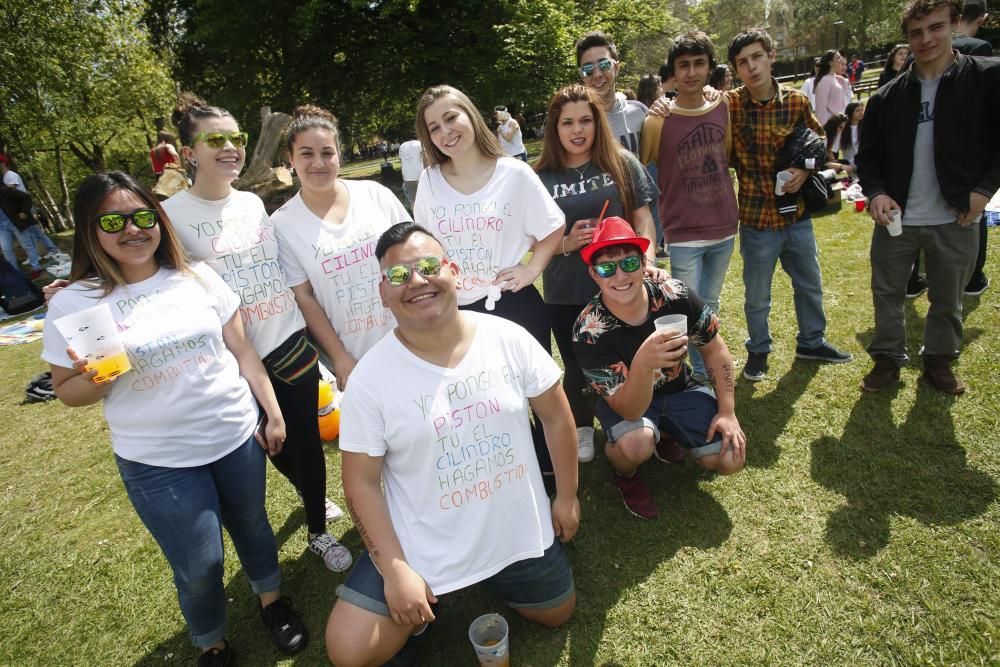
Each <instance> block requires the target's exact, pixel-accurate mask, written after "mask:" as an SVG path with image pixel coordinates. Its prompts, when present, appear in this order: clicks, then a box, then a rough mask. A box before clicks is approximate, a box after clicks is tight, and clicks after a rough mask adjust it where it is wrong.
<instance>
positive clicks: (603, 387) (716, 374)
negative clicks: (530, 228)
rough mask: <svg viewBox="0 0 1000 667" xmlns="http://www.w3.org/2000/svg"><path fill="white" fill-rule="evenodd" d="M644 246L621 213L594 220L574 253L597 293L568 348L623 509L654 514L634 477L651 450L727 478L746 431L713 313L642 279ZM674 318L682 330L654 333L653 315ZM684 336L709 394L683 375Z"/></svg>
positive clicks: (742, 455)
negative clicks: (591, 401) (589, 237)
mask: <svg viewBox="0 0 1000 667" xmlns="http://www.w3.org/2000/svg"><path fill="white" fill-rule="evenodd" d="M648 245H649V241H648V240H646V239H644V238H640V237H637V236H636V235H635V233H634V232H633V231H632V227H631V226H630V225H629V224H628V223H627V222H626V221H625V220H622V219H621V218H607V219H606V220H604V221H602V222H601V223H600V224H599V225H598V226H597V231H596V232H595V233H594V237H593V241H592V242H591V243H590V245H588V246H585V247H584V248H582V249H581V250H580V256H581V257H582V258H583V261H584V262H586V263H587V264H588V265H589V266H590V275H591V277H592V278H593V279H594V280H595V281H596V282H597V286H598V287H599V288H600V293H599V294H598V295H597V296H595V297H594V298H593V299H592V300H591V302H590V303H589V304H587V307H586V308H584V310H583V312H582V313H580V317H579V318H578V319H577V321H576V326H575V328H574V330H573V349H574V350H575V351H576V355H577V359H578V360H579V361H580V366H581V368H582V369H583V373H584V375H585V376H586V378H587V379H588V381H589V382H590V386H591V387H592V388H593V389H594V391H595V392H597V394H598V396H599V397H600V399H599V400H598V401H597V418H598V420H600V422H601V426H602V428H603V429H604V433H605V435H606V436H607V444H606V445H605V447H604V451H605V453H606V454H607V457H608V460H609V461H610V462H611V465H612V467H613V468H614V469H615V482H616V483H617V484H618V489H619V491H620V492H621V495H622V500H624V501H625V507H627V508H628V509H629V511H630V512H632V513H633V514H635V515H636V516H639V517H642V518H645V519H652V518H654V517H656V516H657V515H658V514H659V509H658V508H657V506H656V501H655V500H653V496H652V495H651V494H650V492H649V489H648V488H647V487H646V484H645V483H644V482H643V481H642V479H641V478H640V477H639V475H638V468H639V466H640V465H641V464H642V463H644V462H645V461H646V460H648V459H649V457H650V456H653V455H654V454H655V455H656V457H657V458H658V459H660V460H661V461H671V462H675V463H680V462H682V461H683V460H684V455H685V450H686V453H688V454H690V455H691V456H692V457H693V458H694V460H695V461H696V462H697V463H698V464H699V465H700V466H702V467H703V468H707V469H709V470H715V471H716V472H719V473H721V474H723V475H731V474H732V473H735V472H737V471H739V470H740V469H741V468H742V467H743V464H744V462H745V460H746V436H745V435H744V434H743V430H742V429H741V428H740V423H739V420H737V419H736V414H735V412H734V405H735V400H734V396H733V389H734V379H733V357H732V355H730V354H729V349H728V348H727V347H726V344H725V342H723V340H722V336H720V335H719V333H718V332H719V320H718V317H717V316H716V315H715V313H713V312H712V309H711V308H709V307H708V306H706V305H705V303H704V302H703V301H702V300H701V298H700V297H699V296H698V295H697V294H695V293H694V292H693V291H691V290H690V289H688V287H687V285H685V284H684V283H683V282H681V281H679V280H676V279H669V280H667V281H665V282H663V283H659V284H657V283H653V282H650V281H648V280H644V279H643V272H642V271H641V270H640V269H642V266H643V262H644V253H645V252H646V247H647V246H648ZM672 314H680V315H683V316H684V318H685V322H684V323H683V324H682V327H683V329H684V330H685V331H686V332H687V333H686V334H682V335H678V333H677V331H676V330H670V329H657V327H656V325H655V324H654V321H655V320H657V319H658V318H661V317H664V316H666V315H672ZM689 341H690V342H691V343H693V344H694V345H696V346H697V347H698V351H699V352H701V355H702V357H703V358H704V360H705V368H706V370H707V372H708V377H709V381H710V382H711V383H714V385H715V392H713V391H712V389H711V388H710V387H707V386H703V385H701V384H698V383H696V382H693V381H692V380H691V369H690V368H689V367H688V366H687V364H686V363H685V362H684V356H685V353H686V349H687V344H688V342H689ZM716 393H717V394H718V397H716ZM661 431H662V434H661ZM678 443H679V445H680V446H678Z"/></svg>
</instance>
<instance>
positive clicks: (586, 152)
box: [556, 100, 596, 167]
mask: <svg viewBox="0 0 1000 667" xmlns="http://www.w3.org/2000/svg"><path fill="white" fill-rule="evenodd" d="M595 125H596V121H595V118H594V112H593V109H591V108H590V104H588V103H587V102H584V101H582V100H581V101H579V102H567V103H566V104H564V105H563V106H562V109H561V110H560V111H559V120H558V125H557V126H556V128H557V130H558V132H559V145H560V146H561V147H562V150H563V162H565V163H566V164H568V165H570V166H573V167H578V166H580V165H581V164H584V163H586V162H588V161H589V160H590V155H591V152H592V151H593V148H594V134H595V132H596V127H595Z"/></svg>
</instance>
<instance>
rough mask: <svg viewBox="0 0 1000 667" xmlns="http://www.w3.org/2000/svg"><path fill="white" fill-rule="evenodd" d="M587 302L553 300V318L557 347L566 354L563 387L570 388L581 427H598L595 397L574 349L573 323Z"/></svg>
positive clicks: (567, 391)
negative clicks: (595, 416)
mask: <svg viewBox="0 0 1000 667" xmlns="http://www.w3.org/2000/svg"><path fill="white" fill-rule="evenodd" d="M586 305H587V304H580V305H578V306H575V305H574V306H565V305H562V304H555V303H549V304H546V307H547V308H548V309H549V318H550V319H551V320H552V336H553V337H554V338H555V339H556V347H558V348H559V354H560V355H561V356H562V361H563V367H564V368H565V369H566V372H565V373H564V374H563V389H565V390H566V398H568V399H569V407H570V409H571V410H573V420H574V421H575V422H576V425H577V426H590V427H593V426H594V397H593V395H590V394H584V391H585V390H586V389H587V380H586V378H584V377H583V371H582V370H580V364H579V363H577V361H576V354H575V353H574V352H573V325H574V324H576V318H577V317H579V316H580V312H581V311H582V310H583V309H584V307H585V306H586Z"/></svg>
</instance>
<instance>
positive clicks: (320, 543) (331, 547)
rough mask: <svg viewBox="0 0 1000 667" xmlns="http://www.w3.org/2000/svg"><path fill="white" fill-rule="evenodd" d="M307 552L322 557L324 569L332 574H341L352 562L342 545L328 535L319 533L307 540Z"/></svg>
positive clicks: (347, 551)
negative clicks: (324, 564) (332, 572)
mask: <svg viewBox="0 0 1000 667" xmlns="http://www.w3.org/2000/svg"><path fill="white" fill-rule="evenodd" d="M309 551H311V552H313V553H314V554H316V555H317V556H322V557H323V562H324V563H326V567H327V569H329V570H332V571H334V572H343V571H344V570H346V569H347V568H349V567H350V566H351V563H352V562H353V561H354V559H353V558H351V552H350V550H348V548H347V547H345V546H344V545H343V544H341V543H340V542H338V541H337V540H335V539H333V536H332V535H330V533H319V534H318V535H316V536H315V537H313V538H312V539H311V540H309Z"/></svg>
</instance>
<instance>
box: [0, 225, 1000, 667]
mask: <svg viewBox="0 0 1000 667" xmlns="http://www.w3.org/2000/svg"><path fill="white" fill-rule="evenodd" d="M815 223H816V234H817V237H818V238H819V243H820V248H821V256H820V261H821V263H822V266H823V271H824V282H825V287H826V289H825V304H826V308H827V315H828V318H829V327H828V331H827V333H828V337H829V339H830V340H831V341H832V342H834V343H835V344H836V345H837V346H839V347H841V348H843V349H847V350H849V351H850V352H852V353H854V355H855V357H856V358H855V360H854V362H852V363H849V364H844V365H840V366H821V365H817V364H815V363H812V362H802V361H795V360H794V348H795V331H796V327H795V319H794V311H793V306H792V296H791V291H790V287H789V282H788V280H787V278H786V276H785V275H784V274H783V273H781V272H780V271H779V272H778V274H777V276H776V278H775V281H774V309H773V311H772V314H771V326H772V330H773V332H774V333H773V335H774V339H775V350H774V353H773V354H772V355H771V371H770V373H769V375H768V377H767V379H765V380H764V381H763V382H761V383H759V384H757V385H753V384H750V383H748V382H745V381H742V380H741V381H740V383H739V385H738V390H737V414H738V416H739V418H740V420H741V422H742V424H743V428H744V430H745V431H746V432H747V434H748V436H749V446H748V455H747V469H746V470H745V471H744V472H742V473H741V474H739V475H737V476H735V477H730V478H719V477H716V476H714V475H711V474H708V473H706V472H703V471H701V470H699V469H698V468H697V467H695V466H694V465H691V464H688V465H685V466H679V467H671V466H666V465H663V464H660V463H658V462H657V461H655V460H652V461H650V462H649V463H647V464H646V465H645V466H644V467H643V468H642V474H643V475H644V477H645V479H646V480H647V481H648V483H649V484H650V486H651V488H652V489H653V491H654V495H655V496H656V499H657V501H658V502H659V504H660V507H661V509H662V510H663V511H662V514H661V515H660V517H659V519H657V520H655V521H643V520H641V519H637V518H635V517H633V516H632V515H630V514H628V513H627V512H626V510H625V508H624V507H623V506H622V504H621V501H620V499H619V496H618V493H617V491H616V488H615V486H614V483H613V482H612V479H611V468H610V467H609V465H608V463H607V462H606V460H605V459H604V457H603V456H602V455H600V454H598V457H597V458H596V459H595V460H594V461H593V462H592V463H588V464H583V465H582V466H581V479H580V482H581V484H580V500H581V503H582V506H583V520H582V523H581V525H580V532H579V533H578V535H577V537H576V539H575V540H573V542H572V543H571V544H570V545H569V547H568V552H569V556H570V559H571V560H572V563H573V567H574V575H575V578H576V587H577V592H578V595H579V604H578V608H577V611H576V615H575V616H574V617H573V619H572V620H571V622H570V623H569V624H568V625H566V626H565V627H563V628H561V629H559V630H554V631H552V630H546V629H543V628H540V627H537V626H532V625H529V624H527V623H525V622H523V621H521V620H520V619H519V618H518V617H517V616H516V614H514V613H511V612H509V611H504V610H503V608H502V604H501V603H500V601H498V600H496V599H494V598H492V597H490V596H489V595H487V594H485V593H483V592H481V591H478V590H472V591H466V592H461V593H457V594H454V595H449V596H447V597H446V598H445V599H444V601H443V604H442V609H441V615H440V621H439V622H438V623H437V624H436V627H435V628H434V630H433V634H432V635H431V638H430V641H429V644H428V645H427V650H426V652H425V654H424V658H425V659H424V663H423V664H426V665H472V664H475V659H474V657H473V653H472V650H471V648H470V647H469V644H468V640H467V637H466V631H467V628H468V624H469V622H470V621H471V620H472V619H473V618H475V617H476V616H478V615H480V614H482V613H486V612H489V611H502V612H503V613H504V615H505V616H506V618H507V619H508V621H509V622H510V625H511V647H512V652H513V664H515V665H533V666H535V667H540V666H544V665H557V664H558V665H607V666H612V665H623V666H624V665H663V664H685V665H687V664H698V665H717V664H727V665H728V664H752V665H758V664H775V665H787V664H809V665H868V664H878V665H911V664H939V665H945V664H948V665H951V664H965V665H979V664H1000V611H998V610H1000V584H998V581H1000V530H998V527H1000V509H998V504H997V502H996V500H997V496H998V485H997V479H998V477H1000V447H998V434H1000V428H998V424H997V421H998V414H1000V398H998V383H997V381H996V377H995V369H996V368H998V367H1000V359H998V345H997V331H998V330H1000V288H998V287H996V286H995V287H993V288H992V289H991V290H989V291H987V292H986V293H985V294H984V295H983V296H982V297H981V298H975V299H968V300H967V301H966V306H967V319H966V345H965V350H964V354H963V356H962V358H961V360H960V362H959V363H958V366H957V370H958V372H959V373H960V374H961V376H962V377H963V378H964V379H965V381H966V382H967V384H968V385H969V390H968V392H967V393H966V394H965V395H964V396H962V397H959V398H951V397H946V396H944V395H942V394H940V393H937V392H936V391H934V390H933V389H931V388H930V387H929V386H928V385H927V384H926V383H924V382H923V381H921V380H919V379H918V378H919V372H920V369H919V366H918V365H917V363H911V365H910V366H908V367H907V368H905V369H904V370H903V373H902V382H901V383H900V385H899V386H898V388H896V389H893V390H887V391H884V392H882V393H880V394H874V395H871V394H862V393H861V392H860V391H859V390H858V381H859V379H860V378H861V376H862V375H864V373H865V372H866V371H867V370H868V368H869V362H868V359H867V357H866V356H865V354H864V346H865V344H866V343H867V341H868V340H870V338H871V335H872V313H871V296H870V291H869V280H870V276H869V270H868V240H869V235H870V232H871V223H870V221H869V220H868V218H867V217H866V216H863V215H859V214H855V213H853V212H851V211H847V210H846V209H845V211H844V212H841V213H838V214H836V215H826V216H823V217H819V218H817V219H816V221H815ZM991 234H992V236H993V241H992V245H991V247H990V261H989V263H988V265H987V266H988V270H990V269H992V271H993V274H994V278H997V277H1000V273H998V272H1000V262H998V260H1000V248H998V246H997V243H998V242H1000V239H997V235H996V233H995V232H991ZM740 275H741V262H740V257H739V254H738V253H737V254H735V255H734V256H733V261H732V266H731V267H730V270H729V276H728V280H727V283H726V288H725V291H724V292H723V306H722V308H723V312H722V319H723V328H722V330H723V334H724V336H725V338H726V339H727V340H728V341H729V343H730V348H731V349H732V351H733V353H734V356H735V357H736V358H737V360H738V366H740V367H742V364H743V361H744V360H745V356H746V355H745V352H744V351H743V347H742V344H741V342H742V340H743V339H744V337H745V335H746V328H745V324H744V318H743V313H742V293H743V291H742V285H741V281H740ZM907 309H908V315H909V317H910V330H909V345H910V350H911V353H913V354H914V356H915V352H916V351H917V350H918V349H919V343H920V338H921V324H922V317H923V315H924V313H925V312H926V309H927V301H926V298H924V297H921V298H919V299H917V300H916V301H915V302H913V303H912V304H911V305H908V307H907ZM40 350H41V344H40V343H33V344H30V345H21V346H15V347H7V348H2V349H0V374H2V376H3V377H6V378H7V380H6V382H5V383H4V386H3V387H2V388H0V402H2V405H3V415H4V424H3V435H2V436H0V477H2V480H3V482H2V485H3V486H2V495H0V505H2V507H3V513H2V518H0V540H2V548H0V573H2V574H0V582H2V587H3V594H4V598H5V599H4V603H3V605H0V627H3V629H4V631H3V640H2V642H0V664H3V665H174V664H191V663H192V662H193V658H194V649H192V647H191V646H190V645H189V643H188V639H187V633H186V631H185V627H184V623H183V621H182V619H181V616H180V612H179V611H178V608H177V602H176V598H175V594H174V590H173V585H172V582H171V577H170V572H169V570H168V568H167V566H166V563H165V561H164V559H163V557H162V556H161V554H160V551H159V549H158V547H157V546H156V544H155V543H154V541H153V540H152V538H151V537H150V536H149V534H148V533H147V532H146V530H145V529H144V528H143V526H142V525H141V523H140V522H139V520H138V518H137V517H136V515H135V512H134V511H133V510H132V507H131V506H130V504H129V502H128V500H127V499H126V497H125V494H124V492H123V490H122V486H121V482H120V481H119V478H118V473H117V471H116V468H115V465H114V462H113V459H112V454H111V448H110V445H109V440H108V430H107V427H106V426H105V423H104V421H103V419H102V417H101V412H100V408H99V407H96V406H94V407H90V408H83V409H69V408H66V407H64V406H63V405H61V404H59V403H58V402H52V403H48V404H44V405H38V404H34V405H21V399H22V396H23V393H22V392H23V389H24V385H25V383H26V382H27V381H28V379H29V378H30V377H31V376H32V375H34V374H35V373H37V372H39V371H40V370H41V369H43V368H44V364H43V363H42V362H41V361H40V360H39V358H38V355H39V353H40ZM151 409H155V406H151ZM327 466H328V469H329V478H330V482H329V495H330V496H331V497H332V498H334V499H336V500H337V501H339V502H341V503H342V501H343V496H342V491H341V489H340V484H339V475H340V457H339V455H338V453H337V450H336V448H334V447H330V448H329V450H328V458H327ZM268 482H269V489H268V508H269V513H270V517H271V521H272V525H273V526H274V530H275V533H276V534H277V536H278V544H279V546H280V557H281V562H282V567H283V572H284V577H285V585H284V588H285V591H286V592H287V593H288V594H289V595H291V596H292V597H293V598H294V600H295V602H296V605H297V606H298V608H299V609H300V610H301V611H302V612H303V615H304V617H305V619H306V622H307V624H308V626H309V628H310V630H311V632H312V635H313V637H312V643H311V644H310V646H309V648H308V650H307V651H306V652H305V653H303V654H301V655H300V656H298V657H296V658H293V659H285V660H281V659H280V658H279V654H278V653H277V651H276V650H275V649H274V648H273V647H272V646H271V643H270V640H269V639H268V638H267V637H266V636H265V634H264V633H263V632H262V628H261V625H260V621H259V620H258V618H257V614H256V610H255V604H256V603H255V599H254V596H252V595H251V593H250V591H249V588H248V586H247V584H246V581H245V579H244V577H243V575H242V573H241V572H240V571H239V564H238V561H237V559H236V557H235V554H234V553H233V551H232V547H231V545H229V543H228V542H227V566H226V584H227V591H228V593H229V596H230V597H231V598H232V602H231V603H230V607H229V635H228V636H229V639H230V641H231V643H232V644H233V646H234V647H235V649H236V651H237V654H238V655H237V657H238V660H239V664H241V665H271V664H276V663H279V662H283V663H285V664H292V663H294V664H299V665H318V664H322V663H323V662H324V660H325V652H324V647H323V628H324V625H325V623H326V618H327V614H328V613H329V610H330V608H331V606H332V605H333V602H334V600H335V593H334V590H335V588H336V587H337V585H338V584H340V583H342V582H343V581H344V579H345V575H337V574H333V573H331V572H329V571H327V570H326V569H325V568H324V567H323V564H322V562H321V561H320V559H318V558H316V557H315V556H313V555H312V554H309V553H307V552H306V549H305V525H304V514H303V511H302V509H301V508H300V506H299V504H298V501H297V499H296V497H295V494H294V492H293V490H292V488H291V487H290V485H289V484H288V483H287V482H285V480H284V479H283V478H281V477H280V476H279V475H277V474H276V473H275V471H274V470H273V469H270V470H269V473H268ZM458 529H459V530H460V527H459V528H458ZM331 532H334V533H335V534H336V536H337V537H339V538H341V539H342V540H343V541H344V543H345V544H347V545H348V546H349V547H350V548H351V549H352V551H353V552H354V553H355V554H357V553H358V552H359V551H360V550H361V539H360V537H359V536H358V533H357V532H356V530H355V529H354V528H353V527H352V525H351V523H350V520H349V519H343V520H341V521H340V522H339V523H337V524H334V525H333V526H332V531H331Z"/></svg>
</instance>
